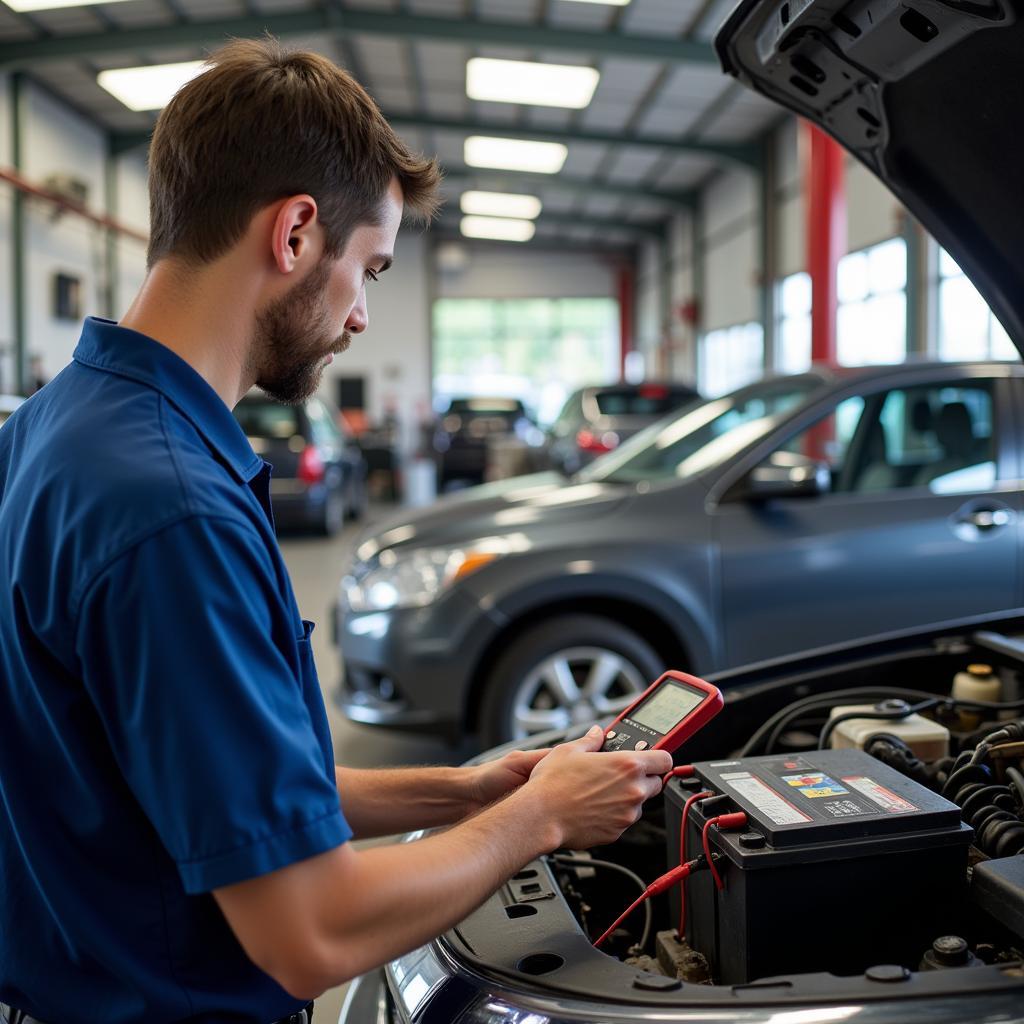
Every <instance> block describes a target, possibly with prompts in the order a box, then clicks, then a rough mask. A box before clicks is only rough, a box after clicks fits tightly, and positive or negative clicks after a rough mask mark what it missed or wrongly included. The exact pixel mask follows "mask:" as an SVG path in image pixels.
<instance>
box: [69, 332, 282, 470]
mask: <svg viewBox="0 0 1024 1024" xmlns="http://www.w3.org/2000/svg"><path fill="white" fill-rule="evenodd" d="M74 359H75V361H76V362H78V363H82V364H84V365H85V366H91V367H93V368H94V369H96V370H102V371H105V372H106V373H113V374H117V375H118V376H119V377H126V378H128V379H129V380H133V381H136V382H137V383H139V384H145V385H147V386H148V387H151V388H153V389H154V390H156V391H159V392H160V394H162V395H163V396H164V397H165V398H167V399H168V401H170V402H172V403H173V404H174V406H175V407H176V408H177V409H178V410H180V412H181V413H182V414H183V415H184V416H185V417H187V418H188V419H189V420H190V421H191V423H192V424H193V425H194V426H195V428H196V430H198V431H199V433H200V434H202V436H203V438H204V439H205V440H206V443H207V444H208V445H209V446H210V447H211V448H212V449H213V450H214V451H215V452H217V454H219V455H220V457H221V458H222V459H223V460H224V461H225V462H226V463H227V465H228V467H229V468H230V469H231V471H232V472H233V473H234V474H235V475H236V476H237V477H238V478H239V479H240V480H241V481H242V482H243V483H248V482H249V481H250V480H252V479H253V477H255V476H256V474H257V473H259V472H260V470H261V469H262V468H263V460H262V459H261V458H260V457H259V456H258V455H257V454H256V453H255V452H254V451H253V450H252V446H251V445H250V444H249V441H248V439H247V438H246V436H245V432H244V431H243V430H242V428H241V426H240V425H239V423H238V421H237V420H236V419H235V417H234V416H233V415H232V413H231V410H230V409H229V408H228V407H227V405H225V403H224V400H223V399H222V398H221V397H220V395H218V394H217V392H216V391H214V390H213V388H211V387H210V385H209V384H207V382H206V381H205V380H204V379H203V378H202V377H201V376H200V375H199V374H198V373H196V371H195V370H193V369H192V367H191V366H189V365H188V363H186V362H185V360H184V359H182V358H181V357H180V356H178V355H175V353H174V352H172V351H171V350H170V349H169V348H167V346H166V345H161V344H160V342H158V341H154V340H153V339H152V338H150V337H147V336H146V335H145V334H140V333H139V332H138V331H133V330H130V329H129V328H127V327H120V326H119V325H118V324H116V323H114V322H113V321H112V320H103V319H101V318H100V317H92V316H91V317H88V318H87V319H86V321H85V325H84V326H83V328H82V336H81V338H80V339H79V342H78V346H77V348H76V349H75V354H74Z"/></svg>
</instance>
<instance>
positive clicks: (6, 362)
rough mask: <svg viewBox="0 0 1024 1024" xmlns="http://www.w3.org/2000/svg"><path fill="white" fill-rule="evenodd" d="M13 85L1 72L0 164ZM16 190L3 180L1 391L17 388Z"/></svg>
mask: <svg viewBox="0 0 1024 1024" xmlns="http://www.w3.org/2000/svg"><path fill="white" fill-rule="evenodd" d="M9 95H10V85H9V80H8V77H7V76H6V75H0V166H2V167H10V166H11V164H12V163H13V154H12V152H11V117H10V99H9ZM13 205H14V190H13V189H12V188H11V186H10V185H6V184H4V183H2V182H0V394H2V393H4V392H9V391H13V390H14V378H15V371H14V303H13V302H12V301H11V299H12V297H13V281H12V275H13V273H14V267H13V260H12V251H11V216H12V211H13Z"/></svg>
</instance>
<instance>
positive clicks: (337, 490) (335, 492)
mask: <svg viewBox="0 0 1024 1024" xmlns="http://www.w3.org/2000/svg"><path fill="white" fill-rule="evenodd" d="M344 524H345V493H344V491H342V489H341V487H340V486H339V487H332V488H331V489H330V490H329V491H328V492H327V497H326V498H325V499H324V510H323V513H322V515H321V519H320V522H319V523H318V524H317V525H318V527H319V532H320V534H321V535H322V536H324V537H333V536H334V535H335V534H336V533H337V532H338V531H339V530H340V529H341V528H342V526H343V525H344Z"/></svg>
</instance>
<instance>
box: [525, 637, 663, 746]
mask: <svg viewBox="0 0 1024 1024" xmlns="http://www.w3.org/2000/svg"><path fill="white" fill-rule="evenodd" d="M646 685H647V684H646V682H645V681H644V677H643V675H642V674H641V673H640V670H639V669H638V668H637V667H636V666H635V665H634V664H633V663H632V662H631V661H629V660H628V659H627V658H624V657H623V656H622V655H621V654H618V653H617V652H615V651H611V650H608V648H606V647H594V646H581V647H570V648H566V649H564V650H561V651H556V652H555V653H554V654H550V655H548V656H547V657H546V658H544V659H543V660H542V661H540V662H538V663H537V665H535V666H534V667H533V668H532V669H531V670H530V672H529V673H528V674H527V675H526V676H525V678H524V679H523V681H522V682H521V683H520V684H519V686H518V687H517V688H516V693H515V696H514V698H513V701H512V716H511V723H510V724H511V731H512V737H513V739H517V740H521V739H525V738H526V737H528V736H531V735H533V734H534V733H538V732H546V731H548V730H549V729H567V728H569V727H570V726H573V725H582V724H585V723H586V722H592V721H595V720H596V719H599V718H604V717H607V716H609V715H617V714H618V713H619V712H620V711H624V710H625V709H626V708H627V707H628V706H629V705H630V703H631V702H632V701H633V700H634V699H635V698H636V697H637V695H638V694H640V693H643V691H644V689H645V688H646Z"/></svg>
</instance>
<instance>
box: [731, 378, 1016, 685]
mask: <svg viewBox="0 0 1024 1024" xmlns="http://www.w3.org/2000/svg"><path fill="white" fill-rule="evenodd" d="M1013 386H1019V385H1018V384H1017V382H1016V381H1012V380H1008V379H1006V378H1005V377H1000V376H981V377H979V376H974V377H972V376H970V375H966V376H963V375H960V374H958V373H957V372H956V371H955V370H953V369H950V370H949V371H948V376H946V377H945V378H944V379H943V378H935V377H932V378H931V379H930V380H922V381H919V382H915V383H909V384H901V385H900V386H899V387H890V388H879V389H878V390H875V391H872V392H868V393H861V394H853V395H848V396H847V397H845V398H843V400H841V401H838V402H836V403H835V404H834V405H833V406H832V407H831V408H830V409H829V410H828V412H827V414H825V415H822V416H820V417H819V418H818V419H817V420H816V421H815V422H812V423H811V424H809V425H806V426H804V427H802V428H799V429H797V430H796V431H795V432H791V433H790V434H789V436H781V437H778V438H777V439H776V443H775V447H774V449H773V450H772V451H771V452H770V453H769V454H768V455H767V457H765V458H764V460H763V462H762V463H761V464H762V465H775V466H779V465H785V464H786V460H787V458H788V459H789V460H790V461H792V460H793V459H794V458H806V457H810V458H812V459H815V460H818V461H823V462H825V463H827V465H828V470H829V473H828V477H829V478H830V481H831V487H830V489H829V490H827V491H826V492H825V493H821V494H819V495H816V496H793V497H781V498H777V499H773V500H756V501H751V500H743V499H740V500H728V492H727V491H724V492H720V493H722V496H723V497H724V498H725V500H719V501H718V503H717V504H715V505H713V508H712V516H713V532H714V536H715V539H716V541H717V545H718V554H719V567H720V573H719V579H720V601H721V604H720V615H721V620H722V622H723V625H724V630H723V635H724V641H725V644H724V659H723V664H726V665H737V664H743V663H746V662H751V661H757V660H760V659H763V658H769V657H774V656H776V655H781V654H785V653H788V652H791V651H799V650H806V649H809V648H813V647H817V646H820V645H823V644H830V643H837V642H841V641H844V640H848V639H855V638H858V637H865V636H871V635H874V634H879V633H884V632H888V631H891V630H898V629H902V628H909V627H912V626H917V625H926V624H928V623H931V622H941V621H945V620H949V619H954V618H959V617H961V616H969V615H973V614H981V613H984V612H991V611H997V610H1000V609H1005V608H1010V607H1014V606H1016V605H1018V604H1020V603H1021V580H1020V575H1019V573H1020V570H1019V552H1020V549H1021V537H1022V534H1021V522H1020V515H1019V513H1020V481H1019V476H1020V467H1019V465H1018V463H1017V458H1018V454H1017V446H1016V443H1015V442H1014V435H1015V431H1014V428H1013V423H1014V419H1013V416H1014V410H1013V409H1012V408H1011V404H1012V403H1011V398H1012V394H1011V389H1012V387H1013ZM733 490H734V491H735V490H736V489H735V488H733Z"/></svg>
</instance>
